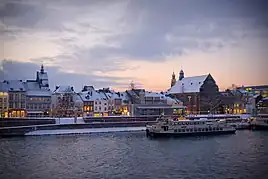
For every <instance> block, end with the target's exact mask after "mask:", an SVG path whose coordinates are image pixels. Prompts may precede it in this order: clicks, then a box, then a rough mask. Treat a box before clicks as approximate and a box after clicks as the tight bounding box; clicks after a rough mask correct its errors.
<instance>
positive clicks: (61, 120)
mask: <svg viewBox="0 0 268 179" xmlns="http://www.w3.org/2000/svg"><path fill="white" fill-rule="evenodd" d="M55 120H56V124H75V121H74V118H73V117H72V118H55ZM76 124H85V121H84V120H83V118H82V117H78V118H77V122H76Z"/></svg>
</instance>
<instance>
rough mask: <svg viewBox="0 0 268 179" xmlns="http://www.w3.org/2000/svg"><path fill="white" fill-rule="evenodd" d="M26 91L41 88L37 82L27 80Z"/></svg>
mask: <svg viewBox="0 0 268 179" xmlns="http://www.w3.org/2000/svg"><path fill="white" fill-rule="evenodd" d="M25 88H26V90H30V91H31V90H39V89H40V86H39V84H38V82H37V81H35V80H27V81H26V83H25Z"/></svg>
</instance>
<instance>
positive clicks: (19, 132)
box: [0, 121, 156, 137]
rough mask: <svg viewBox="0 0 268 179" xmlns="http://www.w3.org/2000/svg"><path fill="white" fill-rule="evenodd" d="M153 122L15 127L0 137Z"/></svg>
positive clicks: (141, 124)
mask: <svg viewBox="0 0 268 179" xmlns="http://www.w3.org/2000/svg"><path fill="white" fill-rule="evenodd" d="M154 123H156V122H155V121H131V122H94V123H85V124H61V125H55V124H49V125H37V126H16V127H2V128H0V136H2V137H8V136H23V135H24V134H25V133H27V132H31V131H36V130H56V129H85V128H111V127H145V126H146V125H148V124H154Z"/></svg>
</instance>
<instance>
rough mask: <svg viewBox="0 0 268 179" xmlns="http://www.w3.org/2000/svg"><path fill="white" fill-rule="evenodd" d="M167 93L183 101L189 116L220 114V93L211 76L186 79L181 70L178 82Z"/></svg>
mask: <svg viewBox="0 0 268 179" xmlns="http://www.w3.org/2000/svg"><path fill="white" fill-rule="evenodd" d="M167 93H168V94H169V95H170V96H172V97H174V98H176V99H179V100H181V101H182V102H183V104H184V106H186V109H187V112H188V113H189V114H207V113H211V112H214V113H216V112H218V108H219V104H220V103H219V101H220V93H219V88H218V85H217V84H216V82H215V80H214V79H213V77H212V76H211V74H208V75H202V76H193V77H184V72H183V70H181V71H180V73H179V79H178V81H176V83H175V85H173V86H172V87H171V88H170V89H169V90H168V91H167Z"/></svg>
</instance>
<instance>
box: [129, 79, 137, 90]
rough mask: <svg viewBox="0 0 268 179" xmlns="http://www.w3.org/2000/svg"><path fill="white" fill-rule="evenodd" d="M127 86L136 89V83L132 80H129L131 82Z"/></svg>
mask: <svg viewBox="0 0 268 179" xmlns="http://www.w3.org/2000/svg"><path fill="white" fill-rule="evenodd" d="M129 88H130V90H134V89H136V85H135V83H134V82H133V81H131V83H130V85H129Z"/></svg>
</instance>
